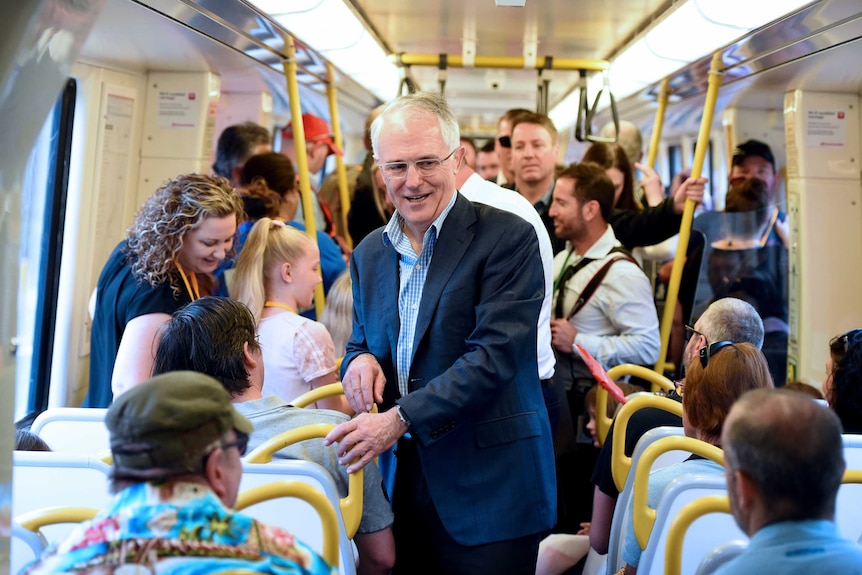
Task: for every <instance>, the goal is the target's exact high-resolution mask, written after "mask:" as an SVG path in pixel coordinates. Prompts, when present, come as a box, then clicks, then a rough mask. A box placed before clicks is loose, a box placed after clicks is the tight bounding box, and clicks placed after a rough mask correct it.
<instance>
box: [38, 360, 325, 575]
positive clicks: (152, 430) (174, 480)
mask: <svg viewBox="0 0 862 575" xmlns="http://www.w3.org/2000/svg"><path fill="white" fill-rule="evenodd" d="M105 424H106V425H107V427H108V431H109V432H110V436H111V455H112V457H113V464H112V468H111V489H112V491H113V492H114V493H115V494H116V497H115V498H114V499H113V501H112V502H111V504H110V505H109V506H108V507H107V509H105V510H103V511H101V512H100V513H99V514H98V515H96V517H95V518H94V519H92V520H91V521H86V522H84V523H83V524H81V525H80V526H79V527H77V528H76V529H75V530H74V531H73V532H72V534H71V535H70V536H69V537H68V538H67V539H66V540H65V541H63V542H62V543H61V544H60V545H59V546H57V547H53V548H51V549H50V550H49V551H48V552H47V553H46V554H45V555H43V556H42V558H41V559H40V560H39V561H38V563H36V564H35V565H34V566H33V567H31V569H30V570H29V571H28V573H60V572H63V573H67V572H76V573H77V572H84V571H86V572H87V573H90V572H100V573H101V572H105V573H115V572H116V573H119V572H129V573H131V572H135V573H137V572H147V573H163V572H170V573H176V572H189V573H191V572H195V573H216V572H219V573H224V572H228V571H231V572H236V571H242V572H252V571H253V572H255V573H273V574H287V573H296V574H309V573H317V574H329V573H330V568H329V566H327V565H326V563H325V562H324V561H323V559H321V558H320V557H318V556H317V554H315V553H314V552H313V551H311V550H310V549H308V548H307V547H306V546H305V545H303V544H302V543H300V542H299V541H297V540H296V539H295V538H294V536H293V535H292V534H290V533H288V532H286V531H283V530H281V529H279V528H277V527H270V526H266V525H263V524H261V523H260V522H258V521H256V520H254V519H252V518H250V517H247V516H245V515H243V514H241V513H237V512H235V511H233V510H232V508H233V506H234V505H236V500H237V493H238V490H239V484H240V478H241V477H242V461H241V459H240V458H241V457H242V455H243V454H244V453H245V449H246V447H247V442H248V434H249V433H251V432H252V430H253V426H252V424H251V422H250V421H249V420H248V419H246V418H245V417H243V416H242V415H240V414H239V413H238V412H237V411H236V410H235V409H234V408H233V406H232V405H231V402H230V396H229V395H228V393H227V392H226V391H225V390H224V388H223V387H222V386H221V384H220V383H219V382H217V381H216V380H214V379H213V378H211V377H209V376H206V375H203V374H200V373H194V372H189V371H181V372H174V373H169V374H165V375H160V376H156V377H153V378H152V379H150V380H148V381H145V382H143V383H141V384H139V385H137V386H135V387H134V388H132V389H130V390H129V391H127V392H126V393H124V394H123V395H121V396H119V397H118V398H116V399H115V400H114V403H113V404H112V405H111V407H110V408H109V409H108V412H107V414H106V416H105Z"/></svg>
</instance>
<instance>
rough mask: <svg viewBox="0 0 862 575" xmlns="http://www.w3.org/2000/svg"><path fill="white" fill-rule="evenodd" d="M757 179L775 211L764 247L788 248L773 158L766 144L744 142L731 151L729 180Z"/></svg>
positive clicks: (785, 219) (753, 141) (785, 216)
mask: <svg viewBox="0 0 862 575" xmlns="http://www.w3.org/2000/svg"><path fill="white" fill-rule="evenodd" d="M750 178H757V179H758V180H762V181H763V182H764V183H765V184H766V189H767V191H768V192H769V203H770V204H771V205H773V206H775V207H774V209H775V210H776V212H777V213H776V214H775V220H774V221H775V223H774V225H773V227H772V229H771V230H770V232H769V236H768V237H767V239H766V245H768V246H773V245H783V246H784V247H785V248H788V249H789V247H790V230H789V228H788V222H787V214H785V213H784V212H782V211H780V210H779V206H778V198H777V197H776V194H777V193H778V182H779V178H778V172H777V171H776V169H775V156H774V155H773V153H772V148H770V147H769V145H768V144H766V143H764V142H761V141H759V140H746V141H745V142H743V143H741V144H739V145H738V146H736V148H734V149H733V159H732V167H731V170H730V176H729V178H728V179H729V180H730V182H733V181H734V180H739V179H750Z"/></svg>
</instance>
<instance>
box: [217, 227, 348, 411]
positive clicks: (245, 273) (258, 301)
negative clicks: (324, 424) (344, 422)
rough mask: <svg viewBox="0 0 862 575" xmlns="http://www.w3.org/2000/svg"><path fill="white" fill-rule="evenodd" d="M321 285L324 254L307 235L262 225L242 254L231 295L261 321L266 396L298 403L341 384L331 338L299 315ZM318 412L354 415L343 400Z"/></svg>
mask: <svg viewBox="0 0 862 575" xmlns="http://www.w3.org/2000/svg"><path fill="white" fill-rule="evenodd" d="M321 281H322V280H321V276H320V251H319V250H318V249H317V246H316V245H315V244H314V242H312V241H311V238H309V237H308V235H306V234H305V233H304V232H301V231H299V230H297V229H295V228H292V227H290V226H286V225H284V223H282V222H280V221H278V220H271V219H270V218H261V219H260V220H258V222H257V223H256V224H255V225H254V226H253V227H252V229H251V232H249V234H248V239H246V242H245V245H244V246H243V249H242V252H240V256H239V260H238V261H237V265H236V273H235V274H234V279H233V285H232V288H233V289H232V291H233V293H234V297H235V298H236V299H237V300H239V301H241V302H242V303H244V304H245V305H247V306H248V307H249V309H251V311H252V313H253V314H254V317H255V321H257V326H258V327H257V332H258V337H259V339H260V344H261V348H262V349H263V365H264V372H263V373H264V380H263V394H264V395H277V396H278V397H280V398H282V399H284V400H285V401H293V400H294V399H295V398H296V397H298V396H300V395H302V394H303V393H305V392H307V391H309V390H311V389H312V388H315V387H320V386H321V385H326V384H329V383H335V382H337V381H338V374H337V373H336V360H335V349H334V347H333V344H332V338H331V337H330V335H329V332H327V331H326V328H325V327H324V326H323V325H322V324H320V323H317V322H316V321H313V320H310V319H307V318H304V317H302V316H300V315H299V314H297V313H296V310H297V309H299V308H302V307H308V306H310V305H311V303H312V301H313V299H314V290H315V288H316V287H317V285H318V284H319V283H320V282H321ZM315 407H320V408H326V409H336V410H339V411H343V412H345V413H348V414H352V413H353V411H352V410H351V409H350V407H349V405H348V404H347V400H346V399H345V398H344V396H343V395H340V396H337V397H334V398H327V399H323V400H321V401H318V402H317V404H315Z"/></svg>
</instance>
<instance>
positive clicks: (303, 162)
mask: <svg viewBox="0 0 862 575" xmlns="http://www.w3.org/2000/svg"><path fill="white" fill-rule="evenodd" d="M284 47H285V51H286V52H287V60H285V62H284V75H285V77H286V78H287V95H288V97H289V98H290V121H291V123H292V124H293V145H294V148H295V150H296V173H297V174H299V193H300V198H301V201H302V215H303V217H304V219H305V232H306V233H307V234H308V235H309V236H310V237H311V240H312V241H313V242H314V243H315V245H316V244H317V227H316V225H315V223H314V208H313V207H312V197H311V193H312V192H311V180H310V179H309V175H308V153H307V151H306V147H305V128H304V127H303V125H302V108H301V107H300V105H299V84H298V83H297V81H296V46H295V45H294V43H293V36H290V35H286V38H285V46H284ZM323 305H324V299H323V284H320V285H318V286H317V289H316V290H315V292H314V309H315V310H316V311H317V317H320V314H322V313H323Z"/></svg>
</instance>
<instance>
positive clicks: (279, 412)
mask: <svg viewBox="0 0 862 575" xmlns="http://www.w3.org/2000/svg"><path fill="white" fill-rule="evenodd" d="M234 407H235V408H236V410H237V411H239V412H240V413H241V414H243V415H244V416H246V417H247V418H248V419H249V420H250V421H251V422H252V423H253V424H254V431H253V432H252V433H251V437H250V438H249V442H248V447H249V451H251V450H252V449H256V448H257V447H258V446H259V445H261V444H262V443H264V442H265V441H267V440H268V439H271V438H273V437H275V436H276V435H278V434H280V433H284V432H285V431H289V430H291V429H295V428H297V427H301V426H303V425H310V424H312V423H329V424H334V425H338V424H339V423H344V422H345V421H348V420H349V419H350V418H349V417H347V415H345V414H343V413H340V412H338V411H331V410H329V409H308V408H299V407H293V406H291V405H289V404H288V403H287V402H286V401H284V400H283V399H281V398H279V397H276V396H274V395H270V396H268V397H264V398H262V399H253V400H251V401H244V402H242V403H234ZM273 457H278V458H281V459H304V460H306V461H313V462H315V463H318V464H320V465H322V466H323V467H324V468H325V469H326V470H327V471H329V473H330V474H332V477H333V478H334V479H335V485H336V487H337V488H338V493H339V495H340V496H341V497H344V496H346V495H347V482H348V478H347V468H346V467H344V466H343V465H340V464H339V463H338V456H337V455H336V454H335V446H331V447H326V446H325V445H323V439H309V440H308V441H301V442H299V443H296V444H294V445H290V446H288V447H285V448H284V449H282V450H281V451H278V452H276V453H275V454H274V455H273ZM363 497H364V500H363V504H362V519H361V520H360V522H359V530H358V531H357V532H358V533H374V532H375V531H380V530H381V529H385V528H387V527H390V526H391V525H392V520H393V516H392V506H391V505H390V503H389V499H388V497H387V496H386V492H385V490H384V487H383V479H382V478H381V477H380V471H379V470H378V469H377V465H376V464H375V463H374V462H373V461H372V462H371V463H369V464H368V465H366V466H365V481H364V489H363Z"/></svg>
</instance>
